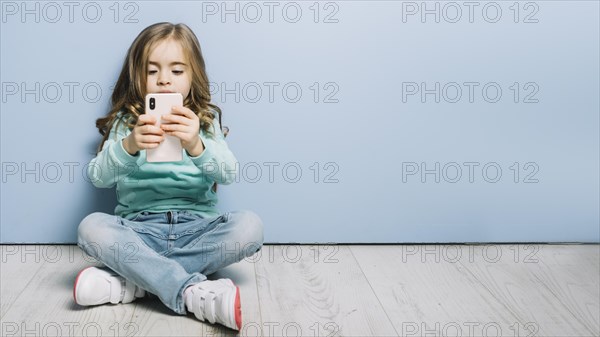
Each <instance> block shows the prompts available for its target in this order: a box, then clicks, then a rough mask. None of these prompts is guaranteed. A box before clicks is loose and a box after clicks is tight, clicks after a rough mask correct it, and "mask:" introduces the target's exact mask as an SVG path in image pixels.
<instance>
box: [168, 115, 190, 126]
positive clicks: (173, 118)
mask: <svg viewBox="0 0 600 337" xmlns="http://www.w3.org/2000/svg"><path fill="white" fill-rule="evenodd" d="M162 121H163V123H165V122H167V123H169V124H184V125H189V124H190V119H189V118H188V117H185V116H183V115H175V114H171V115H165V116H163V117H162Z"/></svg>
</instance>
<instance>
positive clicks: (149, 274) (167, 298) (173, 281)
mask: <svg viewBox="0 0 600 337" xmlns="http://www.w3.org/2000/svg"><path fill="white" fill-rule="evenodd" d="M262 244H263V225H262V221H261V219H260V218H259V217H258V216H257V215H256V214H255V213H253V212H252V211H246V210H240V211H233V212H227V213H223V214H221V215H218V216H216V217H212V218H203V217H201V216H200V215H196V214H194V213H191V212H188V211H185V210H184V211H168V212H163V213H150V212H141V213H138V214H137V215H136V216H135V217H134V218H133V219H131V220H127V219H124V218H122V217H119V216H116V215H110V214H106V213H101V212H96V213H92V214H90V215H88V216H86V217H85V218H84V219H83V220H82V221H81V223H80V224H79V228H78V243H77V245H78V246H79V247H80V248H81V249H82V250H83V251H84V252H86V253H87V254H89V255H90V256H92V257H94V258H95V259H97V260H98V261H100V262H102V263H103V264H104V265H105V266H106V267H108V268H110V269H111V270H113V271H114V272H116V273H117V274H119V275H121V276H122V277H124V278H126V279H127V280H129V281H131V282H133V283H134V284H136V285H137V286H139V287H140V288H142V289H144V290H146V291H148V292H150V293H152V294H155V295H157V296H158V297H159V298H160V300H161V301H162V302H163V303H164V304H165V305H166V306H167V307H169V308H170V309H172V310H173V311H175V312H176V313H178V314H181V315H184V314H186V310H185V304H184V302H183V290H185V288H186V287H187V286H188V285H191V284H194V283H198V282H201V281H204V280H206V279H207V278H206V275H209V274H212V273H214V272H216V271H217V270H219V269H221V268H223V267H225V266H228V265H230V264H232V263H235V262H239V261H241V260H243V259H244V258H245V257H249V256H252V255H253V254H254V253H256V252H257V251H259V250H260V248H261V247H262Z"/></svg>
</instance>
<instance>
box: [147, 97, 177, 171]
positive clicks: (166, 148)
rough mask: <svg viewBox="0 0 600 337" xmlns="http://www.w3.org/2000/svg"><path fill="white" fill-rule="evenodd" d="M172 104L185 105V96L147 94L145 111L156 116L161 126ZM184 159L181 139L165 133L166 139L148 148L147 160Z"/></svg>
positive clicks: (169, 112)
mask: <svg viewBox="0 0 600 337" xmlns="http://www.w3.org/2000/svg"><path fill="white" fill-rule="evenodd" d="M172 106H183V96H182V95H181V94H180V93H161V94H147V95H146V109H145V113H146V114H148V115H154V116H156V121H157V122H156V126H158V127H160V124H161V122H162V119H161V116H162V115H169V114H171V107H172ZM182 159H183V147H182V146H181V139H179V138H177V137H175V136H173V135H167V134H165V139H164V140H163V142H162V143H160V145H158V146H157V147H155V148H153V149H146V161H147V162H169V161H180V160H182Z"/></svg>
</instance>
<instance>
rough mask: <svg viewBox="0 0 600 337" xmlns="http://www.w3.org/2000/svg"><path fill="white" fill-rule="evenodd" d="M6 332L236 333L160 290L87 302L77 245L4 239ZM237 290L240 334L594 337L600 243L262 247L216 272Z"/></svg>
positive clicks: (85, 261) (599, 310)
mask: <svg viewBox="0 0 600 337" xmlns="http://www.w3.org/2000/svg"><path fill="white" fill-rule="evenodd" d="M0 248H1V252H2V264H1V269H0V274H1V282H2V283H1V312H0V315H1V316H0V317H1V327H2V330H1V331H0V335H2V336H24V335H28V336H33V335H35V336H98V335H102V336H202V335H205V336H235V335H236V332H235V331H233V330H229V329H227V328H223V327H220V326H213V325H210V324H206V323H203V322H199V321H197V320H196V319H195V318H194V316H193V315H191V314H190V315H188V316H180V315H177V314H174V313H172V312H171V311H170V310H169V309H168V308H167V307H165V306H164V305H163V304H162V303H161V302H160V301H159V300H158V299H157V298H156V297H155V296H149V297H146V298H143V299H140V300H137V301H136V302H133V303H130V304H117V305H102V306H97V307H80V306H78V305H76V304H75V303H74V302H73V297H72V286H73V282H74V279H75V276H76V274H77V272H78V271H79V270H81V269H82V268H84V267H86V266H89V265H94V264H95V263H94V261H93V260H92V259H91V258H90V257H87V256H85V255H84V254H83V253H82V251H81V250H80V249H79V248H78V247H77V246H74V245H63V246H60V245H58V246H54V245H50V246H45V245H33V246H32V245H27V246H18V245H16V246H15V245H4V246H1V247H0ZM219 277H229V278H231V279H233V280H234V281H235V282H236V283H237V284H238V285H239V286H240V289H241V296H242V298H241V301H242V311H243V320H244V325H243V328H242V331H240V333H239V335H242V336H599V335H600V317H599V316H600V280H599V277H600V246H599V245H595V244H581V245H580V244H565V245H548V244H532V245H508V244H507V245H391V246H388V245H318V246H308V245H306V246H282V245H265V246H264V247H263V249H262V251H261V252H259V253H258V254H257V255H255V256H253V257H252V258H248V259H246V260H244V261H242V262H240V263H237V264H234V265H231V266H229V267H228V268H225V269H223V270H221V271H219V272H217V273H215V274H212V275H210V276H209V278H210V279H215V278H219Z"/></svg>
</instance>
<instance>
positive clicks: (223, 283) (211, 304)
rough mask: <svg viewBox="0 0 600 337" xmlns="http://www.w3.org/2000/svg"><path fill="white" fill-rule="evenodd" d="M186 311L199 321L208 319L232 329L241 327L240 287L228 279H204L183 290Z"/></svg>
mask: <svg viewBox="0 0 600 337" xmlns="http://www.w3.org/2000/svg"><path fill="white" fill-rule="evenodd" d="M184 301H185V305H186V307H187V309H188V311H190V312H193V313H194V315H195V316H196V318H198V319H199V320H201V321H205V320H208V321H209V322H210V323H212V324H214V323H215V322H217V323H219V324H222V325H224V326H226V327H228V328H231V329H234V330H240V329H241V327H242V309H241V304H240V288H238V287H237V286H236V285H235V284H234V283H233V281H231V280H230V279H226V278H222V279H219V280H214V281H211V280H206V281H203V282H200V283H196V284H193V285H191V286H189V287H188V288H186V290H185V291H184Z"/></svg>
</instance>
